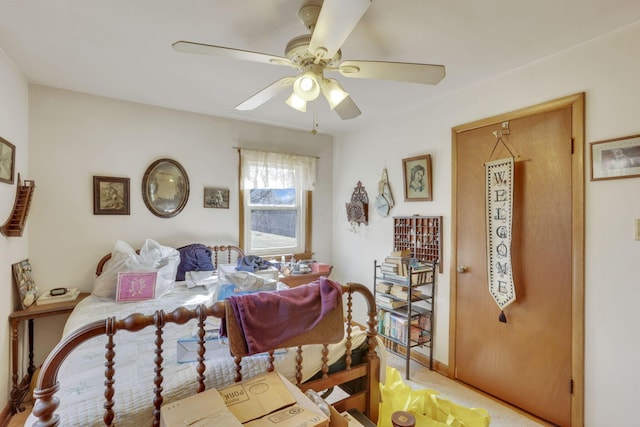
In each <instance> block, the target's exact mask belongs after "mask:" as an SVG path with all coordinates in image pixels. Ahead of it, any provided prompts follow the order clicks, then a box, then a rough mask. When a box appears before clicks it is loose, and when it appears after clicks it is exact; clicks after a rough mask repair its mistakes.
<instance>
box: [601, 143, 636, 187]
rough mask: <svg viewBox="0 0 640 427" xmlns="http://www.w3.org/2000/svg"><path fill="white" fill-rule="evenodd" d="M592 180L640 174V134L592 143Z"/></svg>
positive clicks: (629, 176)
mask: <svg viewBox="0 0 640 427" xmlns="http://www.w3.org/2000/svg"><path fill="white" fill-rule="evenodd" d="M590 145H591V181H598V180H601V179H616V178H631V177H634V176H640V135H631V136H625V137H623V138H615V139H607V140H604V141H596V142H592V143H591V144H590Z"/></svg>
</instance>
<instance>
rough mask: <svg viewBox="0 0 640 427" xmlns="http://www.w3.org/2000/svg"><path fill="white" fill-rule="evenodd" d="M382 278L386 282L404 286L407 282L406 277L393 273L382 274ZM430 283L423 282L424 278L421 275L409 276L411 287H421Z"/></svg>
mask: <svg viewBox="0 0 640 427" xmlns="http://www.w3.org/2000/svg"><path fill="white" fill-rule="evenodd" d="M382 278H383V279H385V280H388V281H390V282H394V283H400V284H405V283H407V282H408V278H407V277H406V276H401V275H400V274H395V273H389V272H385V271H383V272H382ZM429 282H430V281H428V280H425V277H424V276H423V275H420V274H412V275H411V284H412V285H421V284H423V283H424V284H427V283H429Z"/></svg>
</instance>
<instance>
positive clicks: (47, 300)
mask: <svg viewBox="0 0 640 427" xmlns="http://www.w3.org/2000/svg"><path fill="white" fill-rule="evenodd" d="M78 295H80V291H79V290H78V288H70V289H67V292H66V293H64V294H62V295H55V296H53V295H51V293H50V292H47V293H45V294H43V295H40V296H39V297H38V299H37V300H36V305H43V304H54V303H56V302H66V301H74V300H76V299H77V298H78Z"/></svg>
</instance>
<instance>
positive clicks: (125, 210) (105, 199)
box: [93, 176, 129, 215]
mask: <svg viewBox="0 0 640 427" xmlns="http://www.w3.org/2000/svg"><path fill="white" fill-rule="evenodd" d="M93 214H94V215H129V178H114V177H110V176H94V177H93Z"/></svg>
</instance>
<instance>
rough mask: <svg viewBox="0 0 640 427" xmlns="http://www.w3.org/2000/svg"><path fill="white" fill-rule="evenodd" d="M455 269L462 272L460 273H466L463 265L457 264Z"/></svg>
mask: <svg viewBox="0 0 640 427" xmlns="http://www.w3.org/2000/svg"><path fill="white" fill-rule="evenodd" d="M456 270H457V271H458V273H460V274H462V273H466V272H467V270H468V268H467V267H466V266H464V265H459V266H458V268H456Z"/></svg>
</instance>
